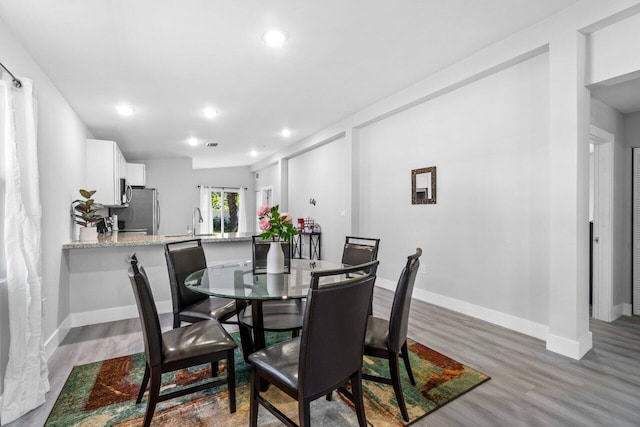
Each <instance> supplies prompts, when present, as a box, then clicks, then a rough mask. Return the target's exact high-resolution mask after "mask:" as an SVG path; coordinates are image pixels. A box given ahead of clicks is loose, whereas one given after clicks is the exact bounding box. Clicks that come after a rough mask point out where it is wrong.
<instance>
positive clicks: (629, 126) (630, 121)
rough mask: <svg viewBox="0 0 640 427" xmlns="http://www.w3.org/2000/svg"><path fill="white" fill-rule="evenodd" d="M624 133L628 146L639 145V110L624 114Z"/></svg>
mask: <svg viewBox="0 0 640 427" xmlns="http://www.w3.org/2000/svg"><path fill="white" fill-rule="evenodd" d="M624 133H625V137H626V139H627V142H628V144H629V146H630V147H640V111H639V112H637V113H633V114H627V115H626V116H625V120H624Z"/></svg>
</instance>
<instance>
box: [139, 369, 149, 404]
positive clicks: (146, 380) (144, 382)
mask: <svg viewBox="0 0 640 427" xmlns="http://www.w3.org/2000/svg"><path fill="white" fill-rule="evenodd" d="M147 384H149V365H147V364H146V363H145V364H144V376H143V377H142V384H141V385H140V391H139V392H138V398H137V399H136V403H140V402H142V396H144V392H145V391H146V390H147Z"/></svg>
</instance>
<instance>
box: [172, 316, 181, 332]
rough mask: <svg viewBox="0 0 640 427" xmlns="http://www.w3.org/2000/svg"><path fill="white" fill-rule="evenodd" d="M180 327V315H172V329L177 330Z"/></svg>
mask: <svg viewBox="0 0 640 427" xmlns="http://www.w3.org/2000/svg"><path fill="white" fill-rule="evenodd" d="M180 325H182V320H180V315H179V314H175V313H174V315H173V329H176V328H179V327H180Z"/></svg>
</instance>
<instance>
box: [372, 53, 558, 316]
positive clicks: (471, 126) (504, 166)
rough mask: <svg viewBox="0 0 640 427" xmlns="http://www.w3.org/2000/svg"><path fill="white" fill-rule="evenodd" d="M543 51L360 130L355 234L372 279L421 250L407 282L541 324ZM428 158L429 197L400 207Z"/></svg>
mask: <svg viewBox="0 0 640 427" xmlns="http://www.w3.org/2000/svg"><path fill="white" fill-rule="evenodd" d="M547 70H548V56H547V55H546V54H542V55H540V56H537V57H535V58H532V59H530V60H528V61H526V62H523V63H521V64H518V65H516V66H513V67H511V68H508V69H506V70H504V71H501V72H499V73H497V74H494V75H491V76H489V77H487V78H485V79H482V80H480V81H477V82H475V83H472V84H470V85H468V86H465V87H462V88H460V89H458V90H456V91H454V92H451V93H448V94H446V95H444V96H441V97H438V98H435V99H433V100H431V101H429V102H426V103H424V104H421V105H418V106H416V107H413V108H411V109H409V110H407V111H403V112H401V113H398V114H396V115H394V116H392V117H389V118H387V119H384V120H382V121H380V122H378V123H375V124H373V125H370V126H367V127H365V128H364V129H362V130H361V132H360V144H361V152H362V157H361V162H362V163H361V166H360V167H361V176H360V182H361V188H360V197H361V206H360V212H361V217H360V229H361V230H362V232H363V234H366V235H376V236H378V237H380V238H381V239H382V240H381V246H380V257H379V258H380V259H381V260H382V262H381V264H380V268H379V272H380V276H382V277H384V278H395V277H397V275H398V274H399V272H400V270H401V268H402V265H403V263H404V261H405V259H406V256H407V255H409V254H410V253H412V252H413V251H414V250H415V248H416V247H421V248H422V249H423V251H424V256H423V259H422V263H423V265H425V267H426V274H421V275H419V276H418V279H417V281H416V288H417V289H422V290H426V291H430V292H434V293H437V294H440V295H443V296H447V297H451V298H455V299H457V300H460V301H465V302H469V303H473V304H478V305H481V306H483V307H487V308H490V309H492V310H498V311H500V312H503V313H507V314H510V315H514V316H518V317H521V318H524V319H528V320H531V321H534V322H540V323H546V322H547V317H548V302H547V301H548V289H547V283H548V275H549V263H548V259H547V253H548V251H547V248H548V245H549V241H548V233H549V209H548V204H549V200H548V189H549V177H548V169H549V134H548V132H549V119H548V114H549V106H548V104H549V99H548V87H549V82H548V72H547ZM428 166H436V167H437V204H435V205H412V204H411V198H410V197H411V191H410V190H411V180H410V177H411V170H412V169H416V168H423V167H428Z"/></svg>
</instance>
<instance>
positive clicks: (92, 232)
mask: <svg viewBox="0 0 640 427" xmlns="http://www.w3.org/2000/svg"><path fill="white" fill-rule="evenodd" d="M97 240H98V230H97V229H96V228H95V227H80V241H81V242H95V241H97Z"/></svg>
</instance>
